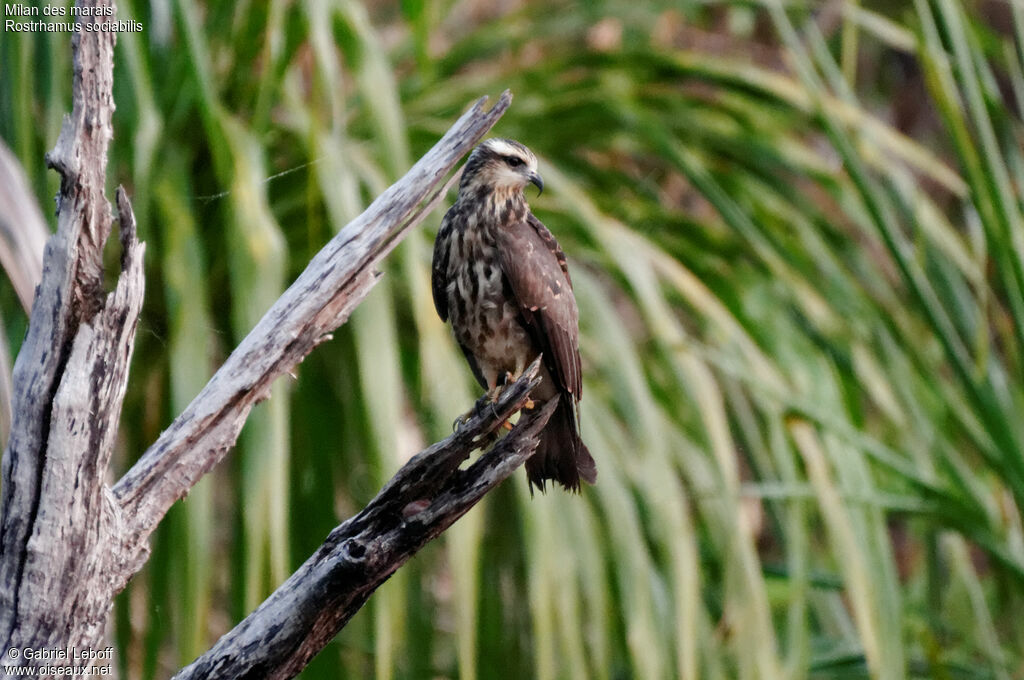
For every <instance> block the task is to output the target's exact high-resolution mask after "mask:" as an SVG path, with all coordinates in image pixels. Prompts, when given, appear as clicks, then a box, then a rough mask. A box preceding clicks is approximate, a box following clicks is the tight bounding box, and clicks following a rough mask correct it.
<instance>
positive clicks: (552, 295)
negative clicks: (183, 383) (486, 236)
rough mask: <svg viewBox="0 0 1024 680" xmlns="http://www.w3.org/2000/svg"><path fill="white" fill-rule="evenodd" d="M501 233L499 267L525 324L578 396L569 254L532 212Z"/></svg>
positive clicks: (551, 368) (563, 387)
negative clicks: (568, 264)
mask: <svg viewBox="0 0 1024 680" xmlns="http://www.w3.org/2000/svg"><path fill="white" fill-rule="evenodd" d="M498 238H499V244H498V252H499V257H500V261H501V268H502V271H503V273H504V274H505V278H506V279H507V280H508V282H509V285H510V287H511V289H512V294H513V296H514V297H515V300H516V302H517V303H518V304H519V309H520V312H521V313H522V318H523V323H524V325H525V327H526V329H527V331H528V332H529V333H530V335H531V336H532V337H533V339H534V342H536V343H537V346H538V347H540V349H541V351H542V352H543V353H544V363H545V364H546V365H547V368H548V372H549V373H550V374H551V376H552V377H553V378H554V379H555V380H556V381H558V383H559V390H560V391H563V392H568V393H570V394H572V395H573V400H574V401H578V400H579V398H580V395H581V394H582V392H583V384H582V378H581V371H580V352H579V312H578V311H577V309H576V298H575V297H574V296H573V293H572V282H571V281H570V279H569V269H568V266H567V265H566V261H565V254H564V253H563V252H562V249H561V248H559V247H558V242H557V241H556V240H555V237H554V236H553V235H552V234H551V232H550V231H548V229H547V227H545V226H544V225H543V224H541V222H540V220H538V219H537V218H536V217H534V216H533V214H531V213H528V214H527V218H526V220H525V221H523V222H519V223H517V224H515V225H513V226H511V227H507V228H505V229H502V230H500V231H499V236H498Z"/></svg>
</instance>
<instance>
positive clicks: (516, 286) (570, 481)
mask: <svg viewBox="0 0 1024 680" xmlns="http://www.w3.org/2000/svg"><path fill="white" fill-rule="evenodd" d="M527 184H534V185H536V187H537V189H538V190H543V189H544V182H543V181H542V180H541V178H540V175H538V174H537V158H536V156H534V155H533V153H532V152H531V151H530V150H529V149H527V148H526V147H525V146H523V145H522V144H520V143H519V142H516V141H513V140H510V139H490V140H487V141H485V142H483V143H482V144H480V146H478V147H477V148H476V149H475V150H474V151H473V153H472V154H471V155H470V157H469V160H468V161H467V162H466V167H465V168H464V170H463V173H462V180H461V182H460V184H459V195H458V199H457V200H456V201H455V204H454V205H453V206H452V207H451V209H449V210H448V212H447V213H446V214H445V216H444V220H443V221H442V222H441V229H440V230H439V231H438V234H437V241H436V242H435V243H434V261H433V271H432V277H431V278H432V281H431V284H432V289H433V295H434V306H435V307H436V308H437V313H438V314H439V315H440V317H441V319H442V320H445V321H447V320H451V324H452V330H453V332H454V335H455V339H456V341H457V342H458V343H459V346H460V347H461V348H462V352H463V354H465V355H466V360H467V361H468V362H469V366H470V368H471V369H472V371H473V375H474V376H476V379H477V381H478V382H479V383H480V385H481V386H482V387H483V388H484V389H486V390H487V392H488V394H489V395H491V397H492V398H496V397H497V394H498V393H499V391H500V390H501V388H502V386H504V385H505V384H507V383H509V382H511V381H513V380H515V379H517V378H518V377H519V376H520V375H521V374H522V372H523V370H525V368H526V367H527V366H529V365H530V363H532V362H533V360H534V359H536V358H537V355H538V354H542V355H543V360H542V365H541V383H540V384H539V385H538V386H537V387H536V388H535V389H534V390H533V393H532V394H531V397H532V398H533V399H536V400H538V401H541V402H546V401H547V400H549V399H558V400H559V403H558V406H557V407H556V408H555V411H554V413H553V414H552V416H551V419H550V420H549V421H548V424H547V425H546V426H545V428H544V431H543V432H542V433H541V437H540V443H539V445H538V447H537V451H536V453H534V455H533V456H531V457H530V459H529V460H528V461H527V462H526V473H527V476H528V478H529V481H530V484H531V486H536V487H537V488H539V489H540V490H541V491H543V490H544V487H545V482H546V480H549V479H550V480H553V481H556V482H558V483H560V484H561V485H562V486H563V487H565V488H566V489H569V490H572V491H578V490H579V488H580V480H581V479H582V480H584V481H586V482H588V483H590V484H593V483H594V482H595V481H596V479H597V468H596V467H595V465H594V459H593V458H592V457H591V456H590V452H589V451H588V450H587V447H586V446H585V445H584V444H583V441H582V440H581V439H580V434H579V412H578V408H579V400H580V395H581V392H582V380H581V376H580V352H579V343H578V339H579V322H578V316H579V315H578V312H577V309H576V299H575V297H574V296H573V292H572V282H571V281H570V279H569V269H568V266H567V264H566V259H565V254H564V253H563V252H562V249H561V248H560V247H559V246H558V242H557V241H555V237H554V236H552V234H551V232H550V231H548V229H547V227H545V226H544V225H543V224H541V222H540V220H538V219H537V218H536V217H534V216H533V213H531V212H530V207H529V206H528V205H527V204H526V197H525V196H524V195H523V190H524V189H525V187H526V185H527Z"/></svg>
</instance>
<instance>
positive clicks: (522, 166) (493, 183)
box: [459, 139, 544, 194]
mask: <svg viewBox="0 0 1024 680" xmlns="http://www.w3.org/2000/svg"><path fill="white" fill-rule="evenodd" d="M527 184H533V185H534V186H536V187H537V189H538V190H539V191H544V180H542V179H541V178H540V175H539V174H538V173H537V157H536V156H534V155H533V152H532V151H530V150H529V149H527V148H526V147H525V146H523V145H522V144H520V143H519V142H517V141H515V140H512V139H488V140H487V141H485V142H483V143H482V144H480V146H478V147H476V149H474V150H473V153H472V154H470V156H469V160H468V161H466V168H465V170H463V171H462V182H461V183H460V185H459V190H460V191H464V190H467V189H468V190H470V191H481V190H482V191H486V192H495V193H498V194H515V193H521V192H522V191H523V189H525V188H526V185H527Z"/></svg>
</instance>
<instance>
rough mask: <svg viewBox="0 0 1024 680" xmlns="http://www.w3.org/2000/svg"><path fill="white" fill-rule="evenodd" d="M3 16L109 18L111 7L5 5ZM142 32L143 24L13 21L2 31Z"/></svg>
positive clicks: (5, 24) (126, 22)
mask: <svg viewBox="0 0 1024 680" xmlns="http://www.w3.org/2000/svg"><path fill="white" fill-rule="evenodd" d="M4 15H5V16H8V17H26V18H28V17H38V16H46V17H71V18H75V17H87V16H99V17H112V16H114V8H113V7H74V6H72V7H64V6H63V5H48V4H47V5H43V6H42V7H41V8H40V7H38V6H30V5H23V4H21V3H13V4H7V3H5V4H4ZM141 30H142V24H141V23H140V22H138V21H135V20H128V21H118V20H114V21H99V22H96V23H85V24H82V23H79V22H77V21H71V22H63V21H17V20H15V19H5V20H4V31H5V32H7V31H9V32H11V33H37V32H38V33H71V32H76V33H81V32H82V31H85V32H86V33H102V32H112V33H138V32H139V31H141Z"/></svg>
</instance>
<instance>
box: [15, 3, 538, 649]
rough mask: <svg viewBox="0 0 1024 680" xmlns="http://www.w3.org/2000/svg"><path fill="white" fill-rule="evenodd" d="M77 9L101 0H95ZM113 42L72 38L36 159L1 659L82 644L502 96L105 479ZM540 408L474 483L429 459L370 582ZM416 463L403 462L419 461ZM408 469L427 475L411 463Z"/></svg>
mask: <svg viewBox="0 0 1024 680" xmlns="http://www.w3.org/2000/svg"><path fill="white" fill-rule="evenodd" d="M78 4H79V5H80V6H88V7H99V6H111V5H112V3H111V2H110V1H109V0H79V2H78ZM101 14H102V13H98V12H87V13H83V16H85V15H90V16H91V15H96V16H100V15H101ZM82 21H83V23H85V22H88V21H90V19H87V18H83V19H82ZM114 40H115V36H114V35H113V34H112V33H105V32H100V31H83V32H82V33H81V34H77V35H75V36H74V37H73V39H72V47H73V55H74V80H73V91H72V97H73V108H72V113H71V115H70V116H69V117H68V118H67V119H66V121H65V125H64V128H63V130H62V132H61V135H60V139H59V140H58V142H57V145H56V147H55V148H54V150H53V151H52V152H51V153H50V154H48V155H47V162H48V164H49V165H50V167H52V168H54V169H55V170H57V171H58V172H59V173H60V175H61V191H60V193H59V194H58V208H59V218H58V230H57V233H56V234H55V235H54V236H53V237H52V238H51V239H50V240H49V242H48V243H47V245H46V249H45V255H44V260H43V272H42V280H41V283H40V285H39V287H38V289H37V291H36V296H35V301H34V303H33V307H32V313H31V318H30V325H29V331H28V333H27V335H26V339H25V342H24V344H23V345H22V350H21V352H20V354H19V356H18V359H17V361H16V364H15V369H14V403H15V413H16V417H15V420H14V423H13V424H12V431H11V437H10V440H9V443H8V446H7V448H6V449H5V451H4V458H3V467H2V471H0V472H2V479H3V487H2V488H3V496H2V499H0V513H2V517H0V529H2V531H0V657H2V660H0V665H2V664H3V663H5V662H8V661H9V659H10V658H12V657H10V656H9V655H8V651H9V650H10V649H11V648H14V647H18V648H25V647H33V648H37V649H41V648H46V647H49V648H66V647H69V646H78V647H89V646H94V645H95V644H96V642H97V641H98V640H99V639H100V637H101V634H102V630H103V624H104V621H105V618H106V616H107V614H108V612H109V610H110V607H111V603H112V601H113V598H114V596H115V595H116V594H117V593H118V592H119V591H120V590H121V589H122V588H123V587H124V585H125V584H126V583H127V582H128V580H129V579H130V578H131V577H132V576H133V575H134V574H135V573H136V572H137V571H138V570H139V569H140V568H141V567H142V565H143V564H144V563H145V560H146V558H147V556H148V546H147V539H148V537H149V535H150V534H151V533H152V531H153V529H154V528H155V527H156V526H157V524H158V523H159V522H160V520H161V519H162V518H163V516H164V514H165V513H166V512H167V510H168V509H169V507H170V506H171V505H172V504H173V503H174V502H175V501H176V500H177V499H179V498H181V497H182V496H184V495H185V494H186V493H187V492H188V490H189V489H190V488H191V487H192V485H193V484H195V483H196V481H198V479H199V478H200V477H201V476H202V475H203V474H205V473H206V472H208V471H209V470H210V469H212V468H213V467H214V466H215V465H216V464H217V463H218V462H219V461H220V460H221V459H222V458H223V456H224V455H225V453H226V452H227V451H228V450H229V449H230V448H231V447H232V446H233V445H234V443H235V440H236V438H237V436H238V433H239V431H240V430H241V427H242V425H243V423H244V422H245V418H246V416H247V415H248V413H249V411H250V409H251V408H252V406H253V405H254V404H256V403H257V402H259V401H260V400H261V399H264V398H266V397H267V396H268V394H269V391H270V386H271V384H272V383H273V381H274V380H275V379H276V378H277V377H279V376H281V375H282V374H284V373H290V372H291V370H292V369H293V367H294V366H295V365H296V364H297V363H298V362H300V361H301V360H302V359H303V358H304V357H305V356H306V354H308V353H309V352H310V351H311V350H312V349H313V348H314V347H315V346H316V345H317V344H319V343H320V342H323V341H324V340H326V339H327V338H329V337H330V336H329V334H330V332H331V331H332V330H333V329H334V328H336V327H337V326H338V325H340V324H341V323H343V322H344V321H345V319H347V318H348V315H349V314H350V313H351V311H352V309H353V308H354V307H355V306H356V305H357V304H358V303H359V302H360V301H361V300H362V299H363V298H364V297H365V296H366V294H367V293H368V292H369V290H370V288H371V287H372V286H373V283H374V282H375V281H376V279H377V276H378V274H377V273H376V270H375V267H376V265H377V264H378V263H379V262H380V260H381V259H382V258H384V257H385V256H386V255H387V254H388V253H389V252H390V251H391V250H392V249H393V248H394V247H395V245H396V244H397V243H398V241H399V240H400V239H401V237H402V236H403V235H404V234H405V233H406V232H407V231H408V230H409V229H410V228H412V227H414V226H415V225H416V224H418V223H419V222H420V221H421V220H422V219H423V218H424V217H425V216H426V215H427V214H428V213H429V212H430V210H431V209H432V207H433V206H434V205H435V204H436V203H437V202H439V201H440V200H441V199H442V198H443V196H444V194H445V189H446V187H444V186H442V185H443V181H444V178H445V177H446V176H447V175H448V174H449V173H450V172H451V170H452V169H453V168H454V166H455V165H456V163H457V162H458V161H459V159H460V158H461V157H462V156H464V155H465V154H466V153H467V152H468V151H469V150H470V149H471V148H472V147H473V146H474V145H475V144H476V143H477V142H478V141H479V139H480V138H481V137H482V136H483V135H484V134H486V132H487V131H488V130H489V129H490V128H491V127H492V126H493V125H494V123H495V122H496V121H497V120H498V118H499V117H500V116H501V115H502V113H503V112H504V111H505V109H506V108H507V107H508V105H509V102H510V100H511V95H510V94H508V93H505V94H504V95H502V97H501V98H500V100H499V101H498V102H497V104H496V105H495V106H494V107H493V108H492V109H491V110H489V111H485V110H484V108H483V101H484V100H481V101H479V102H477V104H476V105H475V106H474V107H473V108H472V109H471V110H470V111H469V112H467V113H466V114H465V115H464V116H463V117H462V118H460V119H459V121H457V122H456V124H455V125H454V126H453V127H452V129H451V130H449V132H448V133H447V134H446V135H445V136H444V137H443V138H442V139H441V140H440V141H439V142H438V144H437V145H436V146H435V147H434V148H433V149H432V150H431V151H430V152H429V153H428V154H427V155H426V156H424V157H423V158H422V159H421V160H420V161H419V162H418V163H417V164H416V165H415V166H414V167H413V168H412V169H411V170H410V171H409V173H408V174H407V175H406V176H405V177H404V178H402V179H401V180H400V181H399V182H398V183H396V184H395V185H394V186H392V187H391V188H390V189H389V190H388V191H387V192H385V193H384V194H383V195H382V196H381V197H380V198H378V199H377V201H375V202H374V203H373V205H371V206H370V207H369V209H368V210H367V211H366V212H365V213H364V214H363V215H361V216H360V217H359V218H357V219H356V220H354V221H353V222H352V223H351V224H349V225H348V226H347V227H346V228H345V229H344V230H343V231H342V232H341V233H339V234H338V236H336V237H335V238H334V239H333V240H332V241H331V242H330V243H329V244H328V245H327V246H326V247H325V248H324V249H323V250H322V251H321V252H320V253H319V254H318V255H317V256H316V257H315V258H314V259H313V261H312V262H310V264H309V266H308V267H307V269H306V271H305V272H304V273H303V274H302V275H301V276H300V277H299V278H298V280H296V282H295V283H294V285H293V286H292V287H291V288H289V289H288V291H286V292H285V294H284V295H283V296H282V297H281V299H280V300H279V301H278V302H277V303H276V304H275V305H274V306H273V307H272V308H271V309H270V310H269V311H268V312H267V314H266V315H265V317H264V318H263V320H261V321H260V323H259V324H257V326H256V327H255V328H254V329H253V330H252V332H251V333H250V334H249V336H248V337H247V338H246V339H245V340H244V341H243V342H242V343H241V344H240V345H239V347H238V348H237V349H236V350H235V352H234V353H232V355H231V356H230V357H229V358H228V360H227V361H226V362H225V364H224V366H223V367H222V368H221V369H220V370H219V371H218V372H217V374H216V375H215V376H214V377H213V378H212V379H211V381H210V383H209V384H208V385H207V386H206V388H204V389H203V391H202V392H201V393H200V394H199V395H198V396H197V397H196V399H195V400H194V401H193V402H192V404H190V405H189V407H188V408H187V409H186V410H185V411H184V412H183V413H182V414H181V416H179V417H178V418H177V419H176V420H175V421H174V423H172V424H171V426H170V427H169V428H168V429H167V430H166V431H165V432H164V433H163V434H162V435H161V437H160V438H159V439H158V441H157V442H156V443H155V444H153V446H152V447H150V449H149V450H148V451H147V452H146V453H145V454H144V455H143V456H142V457H141V458H140V459H139V461H138V462H137V463H136V464H135V466H134V467H132V469H131V470H129V471H128V473H127V474H126V475H125V476H124V477H123V478H122V479H121V480H120V481H119V482H118V483H117V484H116V485H115V487H114V488H113V489H110V488H108V487H106V486H105V485H104V481H103V480H104V476H105V474H106V472H107V467H108V464H109V461H110V454H111V449H112V446H113V440H114V437H115V435H116V432H117V426H118V420H119V417H120V409H121V403H122V399H123V397H124V392H125V386H126V383H127V375H128V365H129V361H130V357H131V351H132V345H133V341H134V334H135V328H136V323H137V319H138V314H139V310H140V308H141V305H142V297H143V287H144V283H143V268H142V261H143V254H144V247H143V246H142V244H140V243H138V241H137V239H136V235H135V222H134V217H133V215H132V212H131V206H130V205H129V202H128V199H127V196H126V195H125V194H124V192H123V191H120V190H119V192H118V201H117V203H118V213H119V223H120V234H121V245H122V250H123V256H122V259H121V273H120V275H119V277H118V280H117V284H116V287H115V289H114V291H113V292H111V293H110V294H106V293H104V291H103V287H102V282H103V259H102V251H103V245H104V243H105V241H106V239H107V238H108V236H109V235H110V232H111V228H112V223H113V220H112V216H111V209H110V205H109V203H108V202H107V200H106V198H105V196H104V175H105V172H106V153H107V146H108V144H109V141H110V139H111V137H112V130H111V117H112V113H113V108H114V105H113V100H112V97H111V91H112V73H113V69H112V63H113V62H112V59H113V48H114ZM510 394H512V393H511V392H510ZM502 403H503V404H506V402H504V401H503V402H502ZM510 403H511V402H509V404H510ZM506 405H507V404H506ZM502 408H504V405H503V406H502ZM509 408H511V406H509ZM541 415H543V414H541ZM541 415H537V416H533V417H530V418H527V419H525V422H524V424H523V426H522V427H521V428H520V429H519V430H517V433H516V435H515V437H514V438H508V439H506V440H505V441H506V443H505V444H503V445H502V447H501V448H499V449H498V450H496V451H495V452H492V453H491V454H488V456H487V457H485V459H486V460H487V461H489V462H488V463H487V464H486V465H481V464H479V463H478V464H477V465H476V466H474V467H473V468H471V471H472V474H477V473H479V474H480V477H479V479H476V478H474V477H473V476H472V475H470V473H469V472H466V473H464V472H457V471H456V470H455V469H454V468H452V467H451V466H447V465H442V466H441V467H439V468H438V469H437V470H435V471H434V472H433V473H430V474H441V473H442V472H444V475H442V476H441V477H438V478H437V480H438V481H437V486H435V487H430V488H431V489H434V490H435V491H437V493H439V494H440V493H442V492H443V495H444V494H446V496H445V498H447V499H448V500H446V501H445V502H444V504H443V507H444V508H445V511H444V512H442V511H441V510H440V509H437V508H435V509H434V510H431V511H429V512H427V511H425V510H418V512H419V513H420V514H418V515H417V518H415V520H414V521H410V522H405V523H404V524H403V526H404V527H405V528H404V529H401V531H404V532H406V533H404V534H400V535H401V536H405V540H407V541H408V542H407V543H406V544H405V546H406V547H405V548H403V550H404V552H394V551H393V550H392V552H390V553H387V554H386V555H382V556H381V558H380V560H381V561H380V563H381V564H384V563H385V562H384V561H383V560H385V559H392V558H396V559H397V561H395V562H394V563H393V565H394V566H392V567H390V571H389V570H387V569H385V570H384V571H381V572H379V573H378V574H377V576H374V577H373V578H379V579H381V580H382V579H383V578H386V576H387V574H390V573H391V571H393V569H394V568H397V565H398V564H400V563H401V561H402V560H403V559H405V558H407V557H408V555H409V554H411V553H412V551H414V550H415V549H418V546H417V543H416V541H412V540H411V538H410V537H411V536H412V534H409V533H408V532H409V531H410V527H416V526H420V525H419V524H417V522H422V526H424V527H426V526H428V524H429V526H430V527H432V528H431V529H430V530H429V531H427V530H426V529H424V530H422V531H421V532H420V533H417V534H415V535H416V537H418V538H417V540H421V541H422V542H426V540H429V537H430V536H433V535H436V533H431V532H440V531H441V530H442V529H443V527H445V526H447V525H448V524H450V523H451V522H452V521H454V519H455V518H456V517H457V516H458V515H459V514H461V513H462V512H464V511H465V509H466V508H468V507H469V506H470V505H471V504H472V503H473V502H475V500H476V499H478V498H479V496H480V495H481V494H482V493H483V492H484V491H485V490H486V488H489V487H488V486H487V485H488V484H490V483H492V482H493V483H496V482H497V481H498V480H499V479H500V478H501V476H503V475H506V474H508V473H510V472H511V470H512V469H514V467H515V465H518V463H521V462H522V460H523V459H525V457H526V456H527V455H528V452H529V451H531V450H532V448H531V447H532V446H533V443H532V439H533V432H534V431H535V430H534V429H532V428H533V426H532V425H529V423H533V422H535V420H536V418H540V417H541ZM474 446H475V444H474V442H472V441H468V440H467V438H466V435H465V434H464V433H460V434H459V435H456V436H455V437H454V438H453V439H452V440H450V441H448V442H447V444H446V445H445V449H444V450H445V451H446V452H447V453H445V454H444V456H441V457H440V459H442V460H449V458H448V457H449V456H454V457H453V458H451V460H456V459H458V460H462V459H464V458H465V457H466V456H467V455H468V453H469V451H470V450H471V449H472V448H473V447H474ZM459 447H461V448H459ZM432 460H433V459H432V458H425V459H421V460H420V462H421V463H422V464H423V465H426V466H427V467H429V465H428V463H430V462H431V461H432ZM481 462H482V461H481ZM417 474H418V475H422V476H423V477H424V478H425V479H430V478H431V477H430V474H428V473H426V472H423V471H422V470H421V472H418V473H417ZM474 480H475V481H474ZM389 489H391V492H389V493H398V492H399V491H402V490H403V489H404V491H407V492H409V493H412V494H414V495H413V496H411V497H410V500H408V501H406V502H403V503H402V505H401V507H402V508H407V507H408V508H419V507H420V504H421V502H426V503H427V506H428V507H431V508H434V507H435V506H434V504H433V501H432V500H431V499H434V498H435V497H434V496H433V495H430V494H429V493H427V490H426V487H410V488H404V487H402V486H401V485H399V486H397V487H396V486H391V487H389ZM417 494H418V495H417ZM389 498H392V499H395V498H397V496H389ZM438 498H440V496H439V497H438ZM398 502H399V501H398V500H392V501H389V503H398ZM424 512H426V514H423V513H424ZM371 515H372V516H374V517H380V516H379V515H374V514H373V513H371ZM362 516H363V515H361V517H362ZM428 518H429V522H427V519H428ZM381 526H382V527H383V525H381ZM388 530H389V531H390V530H396V531H398V530H399V529H395V528H394V527H391V529H388ZM367 540H368V539H367ZM419 545H422V543H420V544H419ZM388 546H391V548H389V549H392V548H393V547H394V546H392V545H391V544H390V543H387V545H386V546H384V547H388ZM385 571H386V573H384V572H385ZM367 576H368V577H369V576H371V574H370V573H369V572H368V573H367ZM379 582H380V580H377V581H373V580H372V579H369V578H368V580H366V581H365V583H363V584H362V585H361V586H359V588H358V589H357V590H355V591H353V594H352V596H351V597H349V598H347V599H346V598H345V597H344V596H343V595H342V594H339V593H335V595H336V596H338V597H339V598H341V599H346V601H348V602H349V603H350V605H351V604H352V603H358V604H361V603H362V602H363V601H365V598H366V597H368V595H369V593H370V592H372V589H373V588H374V587H376V584H378V583H379ZM356 607H357V605H356ZM339 611H340V610H339ZM347 611H354V609H351V608H350V609H349V610H347ZM350 615H351V614H350V613H349V614H345V615H341V614H331V616H332V617H333V618H331V621H333V623H332V624H331V625H335V624H336V625H337V626H338V627H340V625H341V624H342V622H343V621H344V620H347V617H348V616H350ZM336 629H337V628H335V630H336ZM248 630H249V632H250V633H251V632H253V629H252V628H251V627H250V628H249V629H248ZM317 630H318V631H320V633H322V632H323V631H324V630H327V629H326V628H323V627H322V626H321V627H320V628H318V629H317ZM318 635H319V633H318ZM325 641H326V639H324V640H323V642H325ZM317 645H322V642H321V638H320V637H316V636H314V637H312V638H311V642H308V643H306V644H305V645H304V646H302V647H301V649H302V653H301V654H298V653H295V654H293V655H291V656H289V657H287V658H285V657H281V658H280V661H281V662H282V663H287V664H291V665H289V666H286V667H287V668H292V667H296V666H295V664H296V663H298V660H299V659H300V658H301V659H303V660H302V661H301V663H305V660H308V658H309V655H311V654H313V653H314V652H315V651H316V649H318V648H319V647H318V646H317ZM266 668H269V666H268V667H266Z"/></svg>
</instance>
